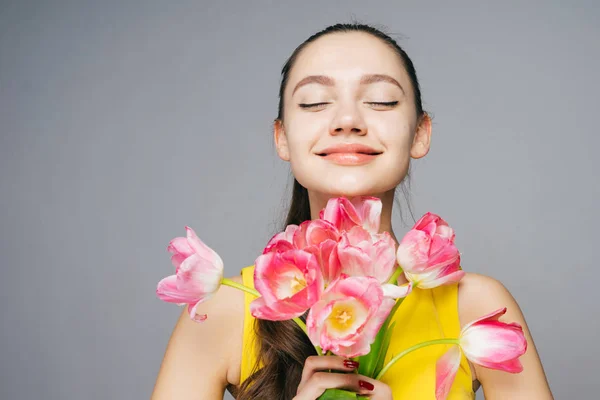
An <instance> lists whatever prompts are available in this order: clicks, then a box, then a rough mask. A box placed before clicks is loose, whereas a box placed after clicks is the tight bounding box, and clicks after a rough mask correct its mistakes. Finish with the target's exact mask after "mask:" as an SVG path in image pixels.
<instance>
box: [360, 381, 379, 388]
mask: <svg viewBox="0 0 600 400" xmlns="http://www.w3.org/2000/svg"><path fill="white" fill-rule="evenodd" d="M358 386H360V387H361V388H364V389H367V390H373V389H374V388H375V386H373V384H372V383H369V382H365V381H358Z"/></svg>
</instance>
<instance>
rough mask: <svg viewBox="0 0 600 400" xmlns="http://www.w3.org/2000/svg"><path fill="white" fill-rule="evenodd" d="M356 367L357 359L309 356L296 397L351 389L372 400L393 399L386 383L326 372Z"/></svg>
mask: <svg viewBox="0 0 600 400" xmlns="http://www.w3.org/2000/svg"><path fill="white" fill-rule="evenodd" d="M348 362H350V363H348ZM351 363H354V364H351ZM357 367H358V362H356V361H352V360H349V359H346V358H344V357H339V356H310V357H308V358H307V359H306V361H305V362H304V369H303V370H302V379H301V380H300V384H299V385H298V391H297V392H296V396H295V397H294V398H293V400H315V399H316V398H318V397H319V396H320V395H322V394H323V392H325V389H334V388H335V389H345V390H351V391H353V392H356V393H358V394H360V395H363V396H368V397H369V399H371V400H393V397H392V390H391V388H390V387H389V386H388V385H386V384H385V383H383V382H380V381H377V380H375V379H373V378H368V377H366V376H364V375H359V374H356V373H353V374H350V373H345V374H341V373H335V372H327V370H330V369H331V370H338V371H344V372H352V371H354V370H355V369H356V368H357ZM361 382H362V383H361Z"/></svg>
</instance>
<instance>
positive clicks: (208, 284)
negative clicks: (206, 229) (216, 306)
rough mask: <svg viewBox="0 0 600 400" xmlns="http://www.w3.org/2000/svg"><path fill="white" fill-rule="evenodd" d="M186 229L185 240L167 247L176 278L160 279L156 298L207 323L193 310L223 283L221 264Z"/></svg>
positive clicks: (216, 255)
mask: <svg viewBox="0 0 600 400" xmlns="http://www.w3.org/2000/svg"><path fill="white" fill-rule="evenodd" d="M185 229H186V231H187V237H185V238H184V237H177V238H175V239H173V240H171V242H170V243H169V246H168V247H167V250H168V251H169V252H171V253H173V256H172V257H171V262H172V263H173V265H174V266H175V275H171V276H168V277H166V278H164V279H162V280H161V281H160V282H159V283H158V286H157V288H156V294H157V296H158V297H159V298H160V299H161V300H163V301H166V302H169V303H177V304H179V305H185V304H188V305H189V306H188V312H189V314H190V318H191V319H193V320H194V321H196V322H201V321H204V320H205V319H206V314H203V315H196V308H197V307H198V304H200V303H202V302H204V301H206V300H208V299H209V298H210V297H211V296H212V295H213V294H214V293H215V292H216V291H217V290H218V289H219V286H220V285H221V281H222V280H223V260H221V257H219V255H218V254H217V253H216V252H215V251H213V250H212V249H211V248H210V247H208V246H207V245H205V244H204V243H203V242H202V241H201V240H200V239H199V238H198V236H196V233H195V232H194V230H193V229H192V228H190V227H187V226H186V227H185Z"/></svg>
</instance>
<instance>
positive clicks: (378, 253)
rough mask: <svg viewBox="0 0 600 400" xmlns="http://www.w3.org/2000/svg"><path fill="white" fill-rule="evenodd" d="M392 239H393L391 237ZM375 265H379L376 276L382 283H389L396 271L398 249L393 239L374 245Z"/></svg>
mask: <svg viewBox="0 0 600 400" xmlns="http://www.w3.org/2000/svg"><path fill="white" fill-rule="evenodd" d="M390 239H391V237H390ZM374 250H375V251H374V256H373V264H375V265H377V267H376V268H375V271H374V272H375V273H374V276H375V278H377V280H378V281H379V282H381V283H384V282H387V280H388V279H390V277H391V276H392V274H393V273H394V271H395V270H396V268H395V267H396V248H395V244H394V242H393V239H391V242H388V241H387V240H385V239H384V240H380V241H378V242H377V243H375V244H374Z"/></svg>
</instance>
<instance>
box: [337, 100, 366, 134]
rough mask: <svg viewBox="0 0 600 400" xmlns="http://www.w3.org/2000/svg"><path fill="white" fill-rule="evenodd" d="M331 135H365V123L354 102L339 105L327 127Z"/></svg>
mask: <svg viewBox="0 0 600 400" xmlns="http://www.w3.org/2000/svg"><path fill="white" fill-rule="evenodd" d="M329 133H330V134H331V135H339V134H342V133H355V134H360V135H366V133H367V125H366V123H365V121H364V119H363V116H362V114H361V112H360V110H359V109H358V108H357V106H356V104H345V105H340V107H339V109H338V110H337V113H336V114H335V117H334V118H333V120H332V121H331V127H330V129H329Z"/></svg>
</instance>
